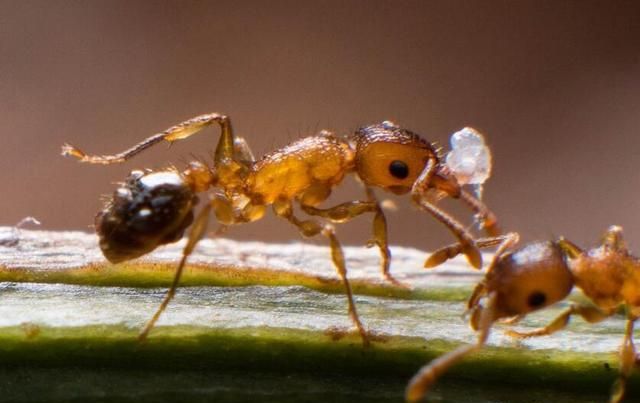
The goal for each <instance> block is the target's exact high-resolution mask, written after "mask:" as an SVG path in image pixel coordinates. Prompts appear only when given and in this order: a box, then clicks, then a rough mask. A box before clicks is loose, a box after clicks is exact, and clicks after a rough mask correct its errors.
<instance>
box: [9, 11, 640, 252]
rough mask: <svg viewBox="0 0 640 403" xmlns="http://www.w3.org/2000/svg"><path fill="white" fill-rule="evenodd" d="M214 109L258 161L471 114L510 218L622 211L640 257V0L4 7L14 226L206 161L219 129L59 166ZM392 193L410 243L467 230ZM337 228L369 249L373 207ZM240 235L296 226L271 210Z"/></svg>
mask: <svg viewBox="0 0 640 403" xmlns="http://www.w3.org/2000/svg"><path fill="white" fill-rule="evenodd" d="M212 111H219V112H224V113H227V114H229V115H230V116H231V118H232V119H233V122H234V124H235V128H236V131H237V133H239V134H241V135H244V136H245V137H246V138H247V140H248V141H249V143H250V145H251V146H252V148H253V150H254V152H255V153H256V155H258V156H259V155H262V154H263V153H265V152H268V151H270V150H273V149H274V148H276V147H279V146H282V145H284V144H286V143H287V142H289V141H291V140H294V139H296V138H299V137H300V136H303V135H309V134H313V133H315V132H317V131H318V130H319V129H323V128H326V129H330V130H333V131H336V132H338V133H344V134H346V133H349V132H351V131H352V130H353V129H354V128H356V127H358V126H360V125H365V124H371V123H375V122H379V121H381V120H385V119H391V120H394V121H396V122H397V123H399V124H401V125H402V126H404V127H406V128H409V129H411V130H413V131H416V132H418V133H420V134H422V135H423V136H424V137H426V138H427V139H429V140H432V141H438V142H440V143H443V144H444V145H448V144H447V141H448V137H449V134H450V133H452V132H453V131H455V130H457V129H459V128H461V127H463V126H473V127H476V128H478V129H479V130H481V131H482V132H484V133H485V134H486V136H487V139H488V142H489V144H490V146H491V148H492V150H493V154H494V169H495V170H494V175H493V177H492V178H491V179H490V181H489V182H488V184H487V186H486V188H485V199H486V202H487V203H488V205H489V206H491V207H492V208H493V210H494V211H495V212H496V213H497V214H498V216H499V217H500V220H501V223H502V226H503V228H505V229H508V230H517V231H519V232H521V233H522V235H523V237H524V238H525V239H527V240H530V239H539V238H549V237H554V236H559V235H565V236H567V237H569V238H571V239H573V240H575V241H576V242H578V243H580V244H585V245H588V244H592V243H594V242H595V241H596V240H597V239H598V238H599V236H600V234H601V232H602V231H603V230H604V229H605V228H606V227H607V226H608V225H610V224H614V223H616V224H621V225H623V226H624V228H625V230H626V234H627V237H628V238H629V240H630V243H631V246H632V248H634V247H635V249H636V250H640V151H639V147H640V129H639V128H640V2H638V1H633V0H631V1H610V2H609V1H569V0H567V1H557V0H552V1H537V0H536V1H495V0H492V1H468V0H464V1H456V0H453V1H449V0H448V1H344V0H342V1H313V2H312V1H302V2H301V1H206V2H205V1H162V2H157V1H135V2H131V1H56V2H51V1H13V0H0V122H1V124H0V139H1V140H2V141H1V143H0V184H1V186H2V191H1V193H0V194H1V195H2V196H1V197H0V207H1V209H0V225H11V224H14V223H16V222H17V221H19V220H20V219H21V218H23V217H25V216H34V217H36V218H38V219H39V220H41V221H42V223H43V227H44V228H49V229H81V230H87V231H91V228H90V225H91V224H92V222H93V216H94V215H95V213H96V211H98V209H99V208H100V206H101V205H102V202H101V195H106V194H111V192H112V191H113V189H114V182H117V181H119V180H122V179H123V178H124V176H125V175H126V174H127V172H128V171H130V170H131V169H134V168H140V167H151V168H159V167H162V166H165V165H167V164H168V163H175V164H177V165H181V164H182V163H183V162H184V161H186V160H189V159H190V158H192V157H191V155H192V154H195V155H197V156H207V155H209V153H210V152H211V151H212V149H213V148H214V146H215V143H216V141H217V139H218V131H217V129H215V128H212V129H208V130H207V131H206V132H204V133H202V134H200V135H198V136H196V137H194V138H192V139H190V140H188V141H185V142H181V143H177V144H175V145H174V146H173V147H171V149H167V147H164V146H159V147H157V148H156V149H153V150H150V151H149V152H146V153H144V154H142V155H140V156H139V157H138V158H135V159H133V160H131V161H130V162H128V163H126V164H124V165H120V166H107V167H105V166H88V165H80V164H78V163H76V162H75V161H74V160H72V159H69V158H67V159H65V158H62V157H60V156H59V153H60V145H61V144H62V143H64V142H71V143H73V144H75V145H77V146H79V147H82V148H84V149H85V150H86V151H88V152H95V153H113V152H117V151H121V150H123V149H124V148H127V147H129V146H131V145H132V144H134V143H135V142H137V141H139V140H141V139H142V138H144V137H146V136H148V135H150V134H153V133H155V132H157V131H161V130H163V129H165V128H167V127H169V126H171V125H173V124H175V123H177V122H179V121H181V120H184V119H186V118H189V117H192V116H195V115H198V114H201V113H205V112H212ZM340 189H341V190H340V191H339V192H337V193H336V194H335V197H334V198H333V199H332V200H333V201H335V202H336V203H337V202H340V201H344V200H347V199H354V198H357V197H362V192H361V189H360V187H359V185H358V184H357V183H356V182H355V181H353V180H347V181H346V182H345V183H344V185H343V186H342V187H341V188H340ZM394 200H396V201H397V203H398V208H399V209H398V211H397V212H389V214H388V220H389V226H390V239H391V242H392V243H393V244H398V245H405V246H415V247H420V248H433V247H437V246H439V245H442V244H443V243H446V242H450V241H452V237H451V235H450V234H449V233H448V232H447V231H446V230H445V229H443V227H442V226H441V225H439V224H437V223H436V222H435V221H434V220H433V219H432V218H431V217H429V216H427V215H426V214H425V213H422V212H419V211H417V210H415V209H414V208H412V206H411V205H410V204H409V203H408V201H407V200H406V198H405V199H403V198H394ZM445 206H447V207H451V208H452V211H454V212H455V213H456V214H458V215H462V216H463V217H464V218H465V219H466V221H467V222H469V216H468V214H467V213H466V211H465V210H464V209H462V208H459V206H457V205H456V204H455V203H447V204H445ZM338 231H339V234H340V235H341V237H342V239H343V240H344V241H345V243H348V244H362V243H364V242H365V241H366V239H367V238H368V237H369V233H370V217H366V216H365V217H361V218H359V219H357V220H355V222H354V223H351V224H347V225H340V226H339V227H338ZM229 236H230V237H235V238H239V239H260V240H273V241H285V240H290V239H298V238H299V236H298V234H297V232H296V230H295V229H294V228H291V226H290V225H289V224H288V223H286V222H281V221H279V220H276V219H274V218H272V217H269V218H267V219H265V220H263V221H260V222H257V223H254V224H251V225H246V226H242V227H238V228H236V229H234V230H233V231H231V232H230V233H229ZM311 242H316V243H320V244H322V243H324V240H322V239H320V240H316V241H311Z"/></svg>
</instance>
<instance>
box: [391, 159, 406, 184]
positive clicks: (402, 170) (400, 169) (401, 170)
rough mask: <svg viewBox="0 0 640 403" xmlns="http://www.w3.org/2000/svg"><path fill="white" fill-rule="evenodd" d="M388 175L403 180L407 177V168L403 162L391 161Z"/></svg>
mask: <svg viewBox="0 0 640 403" xmlns="http://www.w3.org/2000/svg"><path fill="white" fill-rule="evenodd" d="M389 173H390V174H391V176H393V177H394V178H398V179H405V178H406V177H407V176H409V166H408V165H407V164H406V163H405V162H403V161H398V160H394V161H391V164H389Z"/></svg>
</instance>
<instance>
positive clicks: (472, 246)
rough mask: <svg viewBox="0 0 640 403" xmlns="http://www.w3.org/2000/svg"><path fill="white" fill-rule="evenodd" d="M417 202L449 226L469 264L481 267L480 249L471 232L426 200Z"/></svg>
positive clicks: (477, 267)
mask: <svg viewBox="0 0 640 403" xmlns="http://www.w3.org/2000/svg"><path fill="white" fill-rule="evenodd" d="M417 204H418V206H419V207H420V208H421V209H423V210H425V211H427V212H429V213H431V215H432V216H434V217H435V218H436V219H437V220H438V221H440V222H441V223H443V224H444V225H445V226H447V228H449V230H450V231H451V232H452V233H453V234H454V235H455V236H456V237H457V238H458V241H459V242H460V249H461V252H462V253H464V255H465V256H466V257H467V260H468V261H469V264H471V266H473V267H475V268H476V269H479V268H481V267H482V255H481V254H480V249H478V246H477V245H476V242H475V241H474V239H473V237H472V236H471V234H469V232H468V231H467V230H466V229H465V228H464V227H463V226H462V224H461V223H460V222H459V221H457V220H456V219H455V218H453V217H451V216H450V215H449V214H447V213H445V212H444V211H442V210H441V209H439V208H438V207H436V206H434V205H433V204H431V203H429V202H427V201H426V200H422V199H420V200H418V201H417Z"/></svg>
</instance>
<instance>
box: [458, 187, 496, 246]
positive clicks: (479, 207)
mask: <svg viewBox="0 0 640 403" xmlns="http://www.w3.org/2000/svg"><path fill="white" fill-rule="evenodd" d="M460 199H461V200H462V201H463V202H465V204H467V206H469V207H470V208H471V211H473V212H474V213H476V215H477V217H478V219H479V220H480V223H481V224H482V226H481V228H482V229H484V231H485V232H486V233H487V235H489V236H492V237H495V236H497V235H499V234H500V228H499V227H498V218H497V217H496V215H495V214H494V213H493V212H492V211H491V210H489V208H488V207H487V206H486V205H485V204H484V203H483V202H482V201H480V200H478V198H477V197H475V196H474V195H472V194H471V193H469V192H467V191H466V190H464V189H460Z"/></svg>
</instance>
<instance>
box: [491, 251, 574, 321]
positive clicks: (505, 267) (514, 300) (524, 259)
mask: <svg viewBox="0 0 640 403" xmlns="http://www.w3.org/2000/svg"><path fill="white" fill-rule="evenodd" d="M485 281H486V292H487V293H496V298H497V299H496V312H495V316H494V319H499V318H507V317H512V316H517V315H524V314H527V313H529V312H532V311H536V310H538V309H542V308H544V307H546V306H548V305H551V304H553V303H556V302H558V301H561V300H563V299H564V298H565V297H566V296H567V295H569V293H570V292H571V289H572V287H573V285H574V280H573V275H572V274H571V271H570V270H569V267H568V266H567V263H566V260H565V254H564V252H563V250H562V248H561V247H560V246H559V245H558V244H557V243H556V242H534V243H530V244H527V245H525V246H523V247H522V248H520V249H517V250H515V251H513V252H511V253H508V254H505V255H503V256H502V257H500V258H499V260H498V262H497V263H496V265H495V266H494V267H493V268H492V269H491V270H490V271H489V272H488V273H487V278H486V279H485Z"/></svg>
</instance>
